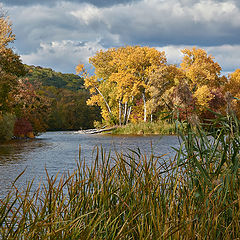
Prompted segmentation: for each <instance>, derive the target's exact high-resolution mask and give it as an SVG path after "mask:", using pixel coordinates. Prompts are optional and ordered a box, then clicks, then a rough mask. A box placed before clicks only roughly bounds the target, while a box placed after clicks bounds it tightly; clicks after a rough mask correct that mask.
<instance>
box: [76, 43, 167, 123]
mask: <svg viewBox="0 0 240 240" xmlns="http://www.w3.org/2000/svg"><path fill="white" fill-rule="evenodd" d="M90 63H91V64H92V65H93V66H94V68H95V74H94V76H92V77H89V76H88V77H86V78H85V86H86V87H87V88H89V90H90V93H91V94H92V96H91V98H90V99H89V101H88V104H97V105H99V106H100V107H101V109H102V114H103V118H104V119H105V120H107V121H109V119H110V118H113V119H115V121H116V119H117V118H118V123H119V124H120V125H121V124H122V123H124V124H126V123H127V122H128V119H129V117H130V114H131V112H132V111H134V102H135V101H136V100H137V99H142V100H143V112H144V114H142V115H143V119H144V121H146V120H147V105H146V101H147V97H148V96H147V88H148V83H149V78H150V74H152V73H153V72H154V71H156V70H157V69H158V68H160V67H162V66H164V65H165V64H166V57H165V53H164V52H159V51H157V50H156V49H154V48H149V47H140V46H126V47H120V48H111V49H109V50H107V51H99V52H98V53H97V54H96V55H95V56H94V57H92V58H90ZM77 71H78V72H81V71H84V70H83V67H82V66H80V65H79V66H78V67H77ZM136 109H139V107H138V108H136Z"/></svg>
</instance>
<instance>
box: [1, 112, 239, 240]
mask: <svg viewBox="0 0 240 240" xmlns="http://www.w3.org/2000/svg"><path fill="white" fill-rule="evenodd" d="M178 124H180V125H181V123H180V122H178V121H176V125H178ZM211 126H212V128H211V129H209V130H208V131H207V132H206V131H205V130H204V127H202V125H201V124H198V125H193V124H190V123H186V125H185V126H184V127H182V128H178V129H179V131H178V136H179V138H180V141H181V143H182V144H181V146H180V147H179V149H176V156H175V158H174V159H167V160H166V159H165V158H164V156H154V155H152V154H149V155H148V156H146V155H144V154H142V153H141V150H140V149H138V150H137V151H136V150H132V151H130V152H115V154H110V153H107V152H105V151H104V149H102V148H101V149H100V148H96V149H95V153H94V156H93V159H94V161H93V163H92V165H91V166H88V165H87V164H86V161H85V160H84V159H82V158H81V150H80V152H79V161H78V162H77V167H76V171H74V172H72V173H67V174H65V175H63V176H61V177H58V176H57V175H56V176H49V175H48V172H47V170H46V179H47V183H45V184H42V186H39V188H38V189H32V182H31V181H30V182H29V183H28V184H27V186H26V188H25V190H23V189H21V190H18V189H17V188H16V187H15V182H16V181H18V178H20V177H21V176H22V175H23V174H24V172H22V173H21V174H20V175H19V177H18V178H17V179H16V180H15V182H14V183H13V187H12V191H10V192H9V194H8V195H7V196H6V197H5V198H4V199H1V200H0V238H1V239H183V238H184V239H219V240H220V239H229V240H230V239H238V238H239V237H240V222H239V219H240V194H239V189H240V129H239V126H240V125H239V120H238V119H237V118H236V117H235V116H234V115H228V116H227V117H224V116H219V117H218V119H217V120H214V121H213V122H212V124H211ZM181 129H185V130H184V132H183V131H182V130H181Z"/></svg>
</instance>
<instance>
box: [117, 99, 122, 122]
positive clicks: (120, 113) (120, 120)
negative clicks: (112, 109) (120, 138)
mask: <svg viewBox="0 0 240 240" xmlns="http://www.w3.org/2000/svg"><path fill="white" fill-rule="evenodd" d="M118 104H119V125H120V126H121V125H122V103H121V100H119V102H118Z"/></svg>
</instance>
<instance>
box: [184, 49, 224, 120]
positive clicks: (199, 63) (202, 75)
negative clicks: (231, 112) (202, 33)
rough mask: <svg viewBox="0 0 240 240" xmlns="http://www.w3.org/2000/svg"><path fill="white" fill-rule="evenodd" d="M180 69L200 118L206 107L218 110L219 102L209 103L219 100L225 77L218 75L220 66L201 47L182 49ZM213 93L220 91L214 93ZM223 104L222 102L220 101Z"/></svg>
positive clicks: (204, 115) (203, 115) (204, 114)
mask: <svg viewBox="0 0 240 240" xmlns="http://www.w3.org/2000/svg"><path fill="white" fill-rule="evenodd" d="M182 53H183V54H184V56H183V59H182V63H181V69H182V70H183V71H184V72H185V74H186V79H187V81H186V84H187V85H188V86H189V89H190V90H191V92H192V94H193V97H194V98H195V101H196V109H197V111H198V114H199V115H200V116H201V115H202V118H204V117H206V112H207V111H208V110H207V109H208V108H211V107H213V109H212V110H214V111H219V107H220V106H221V104H212V105H211V104H210V103H213V102H215V103H216V102H218V101H221V99H222V98H219V96H220V95H221V93H222V91H223V86H224V84H225V78H224V77H221V76H220V73H221V67H220V65H219V64H218V63H217V62H215V61H214V57H213V56H211V55H208V54H207V52H206V51H205V50H203V49H197V48H192V49H184V50H182ZM215 93H220V95H219V94H215ZM222 104H224V102H222Z"/></svg>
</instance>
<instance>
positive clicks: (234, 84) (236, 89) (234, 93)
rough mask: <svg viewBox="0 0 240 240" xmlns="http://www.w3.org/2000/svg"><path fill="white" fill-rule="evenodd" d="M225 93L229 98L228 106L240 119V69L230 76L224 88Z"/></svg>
mask: <svg viewBox="0 0 240 240" xmlns="http://www.w3.org/2000/svg"><path fill="white" fill-rule="evenodd" d="M224 93H225V96H226V97H227V95H228V97H227V98H228V99H227V100H228V104H231V106H230V107H232V108H233V110H234V111H235V112H236V114H237V116H238V118H240V69H236V70H235V71H234V72H233V73H231V74H229V76H228V79H227V83H226V84H225V86H224Z"/></svg>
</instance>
